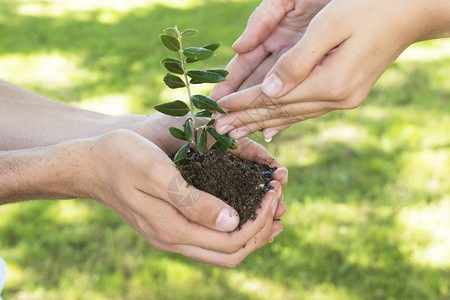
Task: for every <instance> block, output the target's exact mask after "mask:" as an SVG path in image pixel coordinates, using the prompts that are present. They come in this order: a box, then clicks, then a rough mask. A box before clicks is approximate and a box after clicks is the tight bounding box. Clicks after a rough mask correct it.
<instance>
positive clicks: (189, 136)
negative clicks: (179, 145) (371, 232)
mask: <svg viewBox="0 0 450 300" xmlns="http://www.w3.org/2000/svg"><path fill="white" fill-rule="evenodd" d="M190 120H191V118H187V119H186V121H185V122H184V125H183V127H184V136H185V137H186V139H187V140H188V141H189V142H192V128H191V122H190Z"/></svg>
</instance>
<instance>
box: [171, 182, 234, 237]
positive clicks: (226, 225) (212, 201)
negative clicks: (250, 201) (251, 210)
mask: <svg viewBox="0 0 450 300" xmlns="http://www.w3.org/2000/svg"><path fill="white" fill-rule="evenodd" d="M168 195H169V197H168V198H169V199H168V200H169V202H170V203H171V204H172V205H173V206H175V207H176V208H177V209H178V211H179V212H180V213H181V214H183V215H184V216H185V217H186V218H188V219H189V220H191V221H192V222H195V223H197V224H201V225H203V226H206V227H209V228H212V229H216V230H219V231H227V232H228V231H232V230H234V229H235V228H236V227H237V226H238V224H239V215H238V213H237V212H236V210H234V209H233V208H232V207H231V206H229V205H228V204H226V203H225V202H223V201H222V200H220V199H219V198H217V197H214V196H213V195H211V194H208V193H205V192H203V191H200V190H198V189H196V188H194V187H193V186H190V185H188V183H187V182H186V181H185V180H184V179H183V177H182V176H181V174H178V175H177V176H175V177H174V179H173V180H172V181H171V182H170V183H169V186H168Z"/></svg>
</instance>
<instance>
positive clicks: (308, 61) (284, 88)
mask: <svg viewBox="0 0 450 300" xmlns="http://www.w3.org/2000/svg"><path fill="white" fill-rule="evenodd" d="M324 23H325V24H320V22H318V21H317V22H311V24H310V26H309V27H308V29H307V30H306V32H305V35H304V36H303V38H302V39H301V40H300V41H299V42H298V43H297V44H295V45H294V46H293V47H292V48H291V49H290V50H289V51H287V52H286V53H285V54H283V55H282V56H281V57H280V58H279V59H278V61H277V62H276V64H275V65H274V66H273V67H272V69H271V70H270V71H269V73H268V74H267V76H266V78H265V79H264V81H263V83H262V86H261V89H262V91H263V92H264V93H265V94H266V95H267V96H269V97H275V98H276V97H282V96H284V95H286V94H287V93H289V92H290V91H291V90H293V89H294V88H295V87H296V86H297V85H299V84H300V83H301V82H302V81H303V80H305V78H306V77H307V76H308V75H309V73H310V72H311V71H312V69H313V68H314V67H315V66H316V65H317V64H318V63H319V62H320V60H321V59H322V58H323V57H324V56H325V55H326V54H327V53H328V52H330V51H331V50H332V49H333V48H335V47H336V46H338V45H339V44H341V43H342V42H343V41H344V40H345V39H346V35H345V34H344V32H343V31H342V30H339V29H337V30H336V29H335V28H330V26H329V24H327V22H324ZM339 31H340V32H339Z"/></svg>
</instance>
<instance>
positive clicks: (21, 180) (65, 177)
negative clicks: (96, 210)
mask: <svg viewBox="0 0 450 300" xmlns="http://www.w3.org/2000/svg"><path fill="white" fill-rule="evenodd" d="M88 144H89V143H88V141H84V140H83V141H81V140H78V141H77V140H75V141H69V142H65V143H61V144H58V145H53V146H47V147H39V148H33V149H25V150H13V151H4V152H0V204H6V203H11V202H17V201H24V200H31V199H40V198H46V199H49V198H51V199H61V198H75V197H88V196H89V195H87V194H85V192H84V191H86V190H88V189H87V186H86V185H87V184H90V183H91V182H93V180H92V178H89V177H90V176H89V172H88V171H87V170H92V168H87V165H89V162H88V160H89V155H87V153H86V152H87V151H90V150H89V149H90V146H88Z"/></svg>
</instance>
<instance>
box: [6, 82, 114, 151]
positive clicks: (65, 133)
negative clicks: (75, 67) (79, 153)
mask: <svg viewBox="0 0 450 300" xmlns="http://www.w3.org/2000/svg"><path fill="white" fill-rule="evenodd" d="M109 118H110V117H109V116H106V115H102V114H98V113H94V112H90V111H85V110H81V109H77V108H74V107H71V106H68V105H65V104H62V103H58V102H54V101H51V100H49V99H47V98H45V97H42V96H40V95H37V94H35V93H32V92H29V91H27V90H25V89H22V88H19V87H17V86H14V85H12V84H10V83H7V82H4V81H0V137H1V138H0V150H12V149H24V148H32V147H40V146H46V145H52V144H56V143H59V142H61V141H64V140H67V139H74V138H81V137H87V136H94V135H98V134H101V133H102V132H103V131H104V130H105V129H104V128H105V126H106V124H108V119H109Z"/></svg>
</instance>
